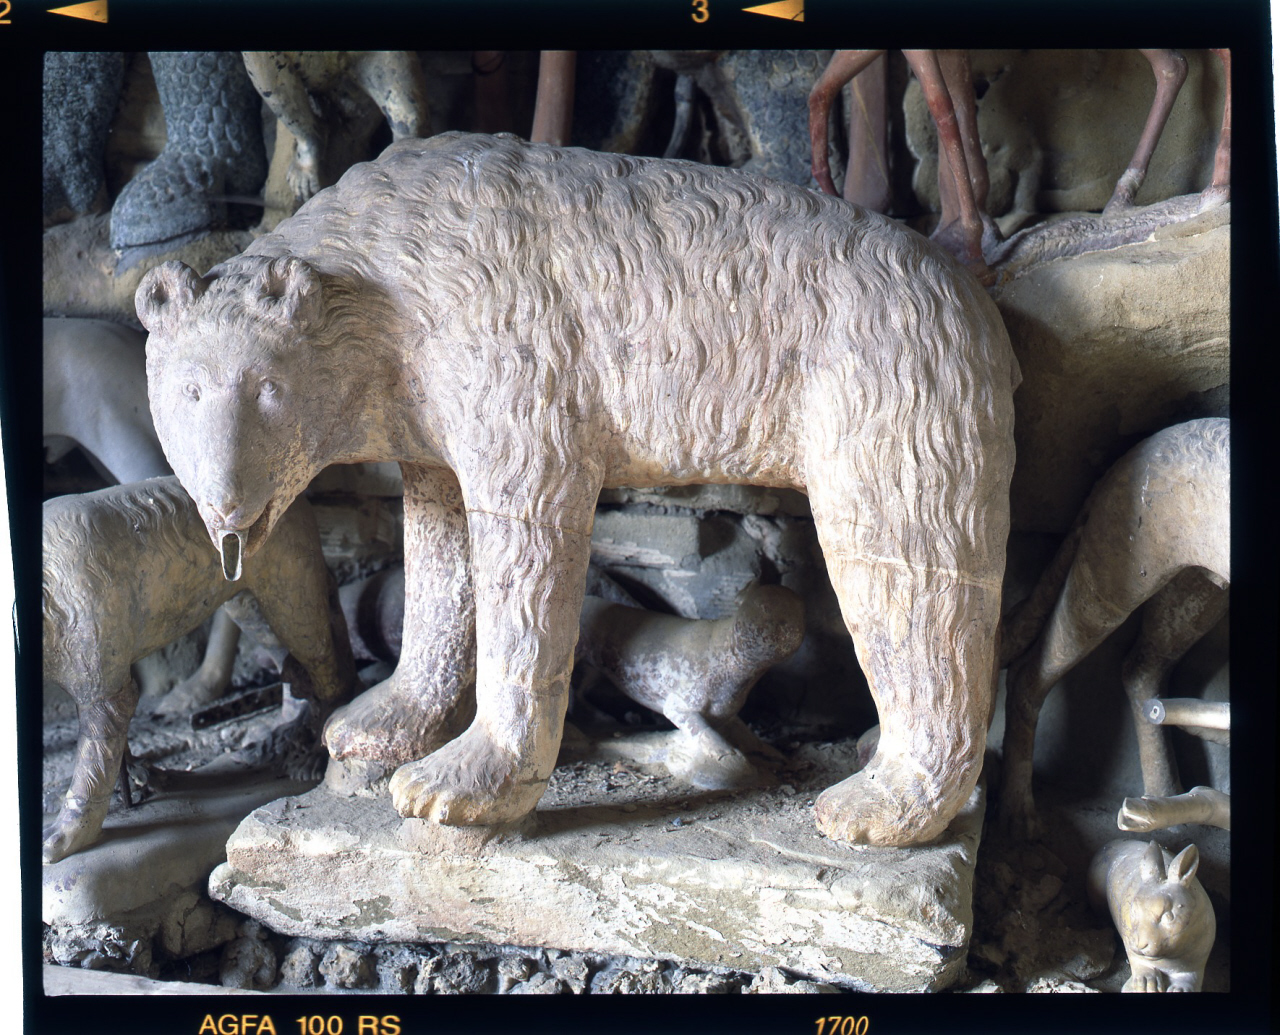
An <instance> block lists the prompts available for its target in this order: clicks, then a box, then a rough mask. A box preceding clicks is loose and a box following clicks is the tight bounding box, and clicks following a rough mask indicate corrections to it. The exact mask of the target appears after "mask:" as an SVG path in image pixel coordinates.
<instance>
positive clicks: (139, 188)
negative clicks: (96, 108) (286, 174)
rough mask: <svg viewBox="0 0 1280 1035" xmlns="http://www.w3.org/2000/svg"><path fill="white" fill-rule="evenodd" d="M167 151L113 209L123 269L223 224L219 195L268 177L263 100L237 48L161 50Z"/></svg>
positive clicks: (251, 190) (155, 64) (154, 58)
mask: <svg viewBox="0 0 1280 1035" xmlns="http://www.w3.org/2000/svg"><path fill="white" fill-rule="evenodd" d="M149 57H150V58H151V70H152V72H153V73H154V75H155V80H156V89H157V90H158V91H159V93H160V103H161V105H163V107H164V124H165V131H166V134H167V136H166V138H165V145H164V150H163V151H161V152H160V155H159V157H158V158H156V160H155V161H154V162H152V163H151V164H150V165H148V166H146V168H144V169H143V170H142V171H141V172H140V173H138V175H137V176H135V177H134V178H133V179H132V180H130V181H129V182H128V183H126V184H125V185H124V189H123V190H121V191H120V194H119V196H118V197H117V198H116V200H115V204H114V205H113V206H112V209H111V247H112V248H114V249H115V250H116V251H118V252H124V257H123V260H122V263H121V265H122V266H128V265H131V264H132V263H133V262H136V261H137V260H138V259H140V258H142V257H144V256H145V255H148V254H153V253H155V252H157V251H168V250H170V249H172V248H175V247H177V246H178V245H179V244H181V243H183V242H185V241H189V240H194V239H195V238H196V237H199V236H200V235H201V234H204V233H206V232H207V231H209V230H211V229H212V228H214V227H215V226H217V225H219V224H220V223H222V222H223V221H224V220H225V217H226V208H225V205H224V203H223V202H222V201H221V200H218V199H219V198H221V197H224V196H227V195H253V194H256V193H257V192H258V191H259V190H260V189H261V187H262V183H263V180H265V179H266V176H267V155H266V150H265V148H264V147H263V143H262V119H261V114H260V113H261V102H260V101H259V99H258V95H257V93H255V92H254V89H253V84H252V83H250V82H249V77H248V76H247V75H246V74H245V70H244V62H243V61H242V60H241V59H240V55H239V54H238V53H236V52H235V51H175V52H168V51H156V52H152V53H151V54H150V55H149Z"/></svg>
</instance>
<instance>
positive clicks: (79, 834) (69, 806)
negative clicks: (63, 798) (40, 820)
mask: <svg viewBox="0 0 1280 1035" xmlns="http://www.w3.org/2000/svg"><path fill="white" fill-rule="evenodd" d="M106 815H107V802H105V801H104V802H101V803H100V804H94V803H88V804H73V803H72V802H70V801H67V802H64V803H63V806H62V810H61V811H60V812H59V813H58V818H57V819H55V820H54V821H53V822H52V823H50V824H49V826H47V827H45V829H44V832H43V835H42V840H41V847H40V855H41V858H42V859H43V860H44V861H45V862H47V863H55V862H57V861H58V860H59V859H65V858H66V857H67V856H68V855H72V854H74V853H76V852H78V851H80V849H82V848H87V847H88V846H89V845H91V844H93V843H94V842H95V841H96V840H98V836H99V835H100V834H101V833H102V821H103V820H104V819H105V818H106Z"/></svg>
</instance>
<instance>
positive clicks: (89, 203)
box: [42, 50, 124, 226]
mask: <svg viewBox="0 0 1280 1035" xmlns="http://www.w3.org/2000/svg"><path fill="white" fill-rule="evenodd" d="M123 85H124V55H123V54H122V53H120V52H119V51H116V52H109V51H108V52H82V51H75V52H70V51H56V50H51V51H49V52H47V53H46V54H45V56H44V75H43V87H44V89H43V97H44V126H43V128H44V134H43V136H44V140H43V143H44V175H43V191H42V198H43V207H44V221H45V225H46V226H49V225H51V224H53V223H61V222H65V221H66V220H69V219H74V218H75V217H76V216H80V215H84V214H86V213H89V212H102V211H104V210H105V209H106V208H107V207H108V204H109V202H108V198H107V179H106V173H105V169H104V163H103V155H104V153H105V151H106V147H107V134H108V133H109V132H110V130H111V119H112V117H113V116H114V115H115V111H116V103H117V102H118V101H119V100H120V89H121V87H122V86H123Z"/></svg>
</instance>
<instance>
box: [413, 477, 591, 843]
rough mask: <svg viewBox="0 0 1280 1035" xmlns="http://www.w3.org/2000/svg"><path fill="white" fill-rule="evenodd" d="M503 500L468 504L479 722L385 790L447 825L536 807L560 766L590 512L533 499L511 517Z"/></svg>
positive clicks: (498, 819)
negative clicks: (489, 505) (492, 504)
mask: <svg viewBox="0 0 1280 1035" xmlns="http://www.w3.org/2000/svg"><path fill="white" fill-rule="evenodd" d="M592 500H593V502H594V494H593V496H592ZM499 507H501V504H498V505H497V506H495V507H494V508H493V510H482V509H479V507H477V506H476V505H475V504H474V503H473V504H472V508H471V509H469V511H468V521H469V527H470V531H471V558H472V578H473V582H474V585H475V598H476V620H477V629H476V641H477V648H478V649H477V666H476V717H475V721H474V722H472V724H471V726H470V727H469V728H468V729H467V731H466V732H465V733H463V734H462V735H461V736H460V737H458V738H457V739H456V740H453V741H451V742H450V743H448V744H446V745H445V746H444V747H443V748H441V749H440V750H438V751H436V752H435V753H434V754H432V755H430V756H428V757H426V758H424V759H422V760H421V761H418V762H413V763H411V764H409V765H406V766H402V767H401V768H400V769H398V770H397V771H396V773H395V775H394V776H393V777H392V778H391V796H392V801H393V802H394V803H395V807H396V809H397V811H399V813H400V814H401V815H402V816H416V817H418V818H420V819H429V820H432V821H434V822H437V823H445V824H448V825H451V826H465V825H472V824H500V823H510V822H514V821H516V820H519V819H522V818H523V817H524V816H526V815H528V814H529V813H530V812H532V811H533V809H534V807H535V806H536V805H537V803H538V800H539V799H540V798H541V797H542V794H543V792H544V791H545V790H546V786H547V780H548V779H549V778H550V776H551V771H552V770H553V769H554V768H555V764H556V755H557V754H558V752H559V749H560V738H561V735H562V733H563V730H564V716H565V711H566V709H567V707H568V701H569V675H570V671H571V669H572V665H573V650H574V646H575V644H576V642H577V637H578V616H579V613H580V612H581V609H582V599H583V593H584V589H585V584H586V576H587V563H588V561H589V559H590V551H591V510H590V508H588V507H577V508H573V509H572V510H569V509H567V508H565V509H559V510H555V509H553V508H552V507H550V506H538V505H537V504H530V505H527V506H526V507H525V508H523V509H524V510H525V513H524V514H520V515H519V516H516V515H511V514H504V513H501V512H498V511H499ZM511 509H515V508H514V507H512V508H511ZM530 512H532V513H530ZM570 515H573V516H576V517H577V522H574V521H573V517H571V516H570ZM575 525H576V527H575Z"/></svg>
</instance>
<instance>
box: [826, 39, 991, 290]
mask: <svg viewBox="0 0 1280 1035" xmlns="http://www.w3.org/2000/svg"><path fill="white" fill-rule="evenodd" d="M884 53H885V52H884V51H883V50H837V51H836V52H835V54H834V55H832V58H831V62H830V63H829V64H828V65H827V67H826V69H825V70H824V71H823V73H822V75H821V76H819V77H818V80H817V82H815V83H814V85H813V89H812V91H811V92H810V94H809V139H810V146H811V155H812V164H813V177H814V179H815V180H817V181H818V185H819V186H820V187H821V188H822V189H823V191H825V192H826V193H827V194H833V195H834V194H837V193H839V192H838V191H837V190H836V188H835V183H834V181H833V180H832V177H831V164H830V158H829V157H828V153H827V152H828V124H829V120H830V117H831V107H832V105H833V104H834V103H835V99H836V97H837V96H838V95H839V93H840V91H841V89H842V88H843V87H844V85H845V84H846V83H847V82H849V81H850V80H851V79H853V78H854V77H855V76H857V75H858V74H859V73H860V72H862V71H863V70H865V69H867V68H868V67H870V65H871V64H872V63H873V62H874V61H876V60H877V59H878V58H880V57H882V56H883V55H884ZM902 55H903V57H905V58H906V59H907V64H908V65H910V66H911V71H913V72H914V73H915V74H916V78H917V79H919V80H920V87H921V89H922V90H923V91H924V99H925V104H926V105H928V108H929V114H930V115H932V116H933V122H934V125H935V126H936V127H937V129H938V147H939V150H940V151H941V152H942V160H940V161H939V163H938V186H939V188H940V192H941V197H942V207H943V211H942V214H941V217H940V218H939V220H938V228H937V230H935V231H934V234H933V239H934V240H936V241H937V242H938V243H939V244H941V245H942V246H943V247H945V248H947V249H948V250H949V251H950V252H951V253H952V254H953V255H955V256H956V258H958V259H959V260H960V261H961V262H963V263H964V264H965V265H966V266H967V267H968V268H969V269H970V270H971V271H972V272H973V273H974V275H975V276H977V277H978V278H979V279H980V280H981V281H982V282H983V283H984V284H991V283H994V281H995V275H994V274H993V273H992V272H991V270H990V269H989V268H988V267H987V263H986V260H985V259H984V258H983V253H982V244H983V231H984V227H987V228H989V229H988V232H989V233H990V232H993V230H992V229H990V228H993V224H992V223H991V221H990V219H989V218H985V208H986V195H987V165H986V160H985V159H984V158H983V157H982V148H981V145H980V144H979V142H978V119H977V108H976V107H975V101H974V95H973V82H972V76H971V75H970V73H969V56H968V54H967V53H966V52H965V51H962V50H938V51H934V50H904V51H903V52H902ZM944 170H945V171H944Z"/></svg>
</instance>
